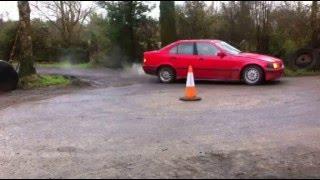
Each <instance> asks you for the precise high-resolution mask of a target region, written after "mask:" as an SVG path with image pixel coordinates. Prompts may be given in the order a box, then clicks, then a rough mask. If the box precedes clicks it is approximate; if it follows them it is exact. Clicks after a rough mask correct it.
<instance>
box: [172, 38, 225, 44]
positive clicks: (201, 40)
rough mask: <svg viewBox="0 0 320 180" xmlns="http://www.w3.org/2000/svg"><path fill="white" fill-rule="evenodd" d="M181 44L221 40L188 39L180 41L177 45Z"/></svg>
mask: <svg viewBox="0 0 320 180" xmlns="http://www.w3.org/2000/svg"><path fill="white" fill-rule="evenodd" d="M181 42H220V40H216V39H187V40H178V41H177V43H181Z"/></svg>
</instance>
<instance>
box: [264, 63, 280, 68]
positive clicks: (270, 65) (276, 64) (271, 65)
mask: <svg viewBox="0 0 320 180" xmlns="http://www.w3.org/2000/svg"><path fill="white" fill-rule="evenodd" d="M267 67H268V68H269V69H279V68H280V67H281V66H280V64H279V63H276V62H274V63H269V64H268V65H267Z"/></svg>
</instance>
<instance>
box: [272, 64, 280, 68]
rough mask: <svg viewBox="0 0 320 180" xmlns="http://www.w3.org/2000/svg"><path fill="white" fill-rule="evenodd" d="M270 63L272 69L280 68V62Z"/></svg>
mask: <svg viewBox="0 0 320 180" xmlns="http://www.w3.org/2000/svg"><path fill="white" fill-rule="evenodd" d="M272 65H273V69H278V68H280V64H279V63H272Z"/></svg>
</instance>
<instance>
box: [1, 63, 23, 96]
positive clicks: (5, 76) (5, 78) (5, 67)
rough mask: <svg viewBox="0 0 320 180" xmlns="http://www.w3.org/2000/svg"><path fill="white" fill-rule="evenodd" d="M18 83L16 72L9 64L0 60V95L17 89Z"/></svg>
mask: <svg viewBox="0 0 320 180" xmlns="http://www.w3.org/2000/svg"><path fill="white" fill-rule="evenodd" d="M18 81H19V76H18V73H17V72H16V70H15V69H14V68H13V67H12V66H11V65H10V64H9V63H7V62H5V61H1V60H0V93H1V92H7V91H11V90H14V89H16V88H17V85H18Z"/></svg>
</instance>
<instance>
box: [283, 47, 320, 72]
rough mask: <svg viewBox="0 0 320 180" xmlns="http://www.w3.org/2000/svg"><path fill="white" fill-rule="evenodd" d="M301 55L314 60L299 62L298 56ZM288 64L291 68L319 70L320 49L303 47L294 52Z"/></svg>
mask: <svg viewBox="0 0 320 180" xmlns="http://www.w3.org/2000/svg"><path fill="white" fill-rule="evenodd" d="M301 56H305V57H308V58H311V59H312V61H311V62H310V63H305V64H299V63H297V61H298V58H299V57H301ZM288 66H289V67H290V68H291V69H294V70H298V69H304V70H317V69H318V70H319V69H320V49H313V48H301V49H299V50H297V51H296V52H295V53H293V54H292V55H291V56H290V57H289V58H288Z"/></svg>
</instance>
